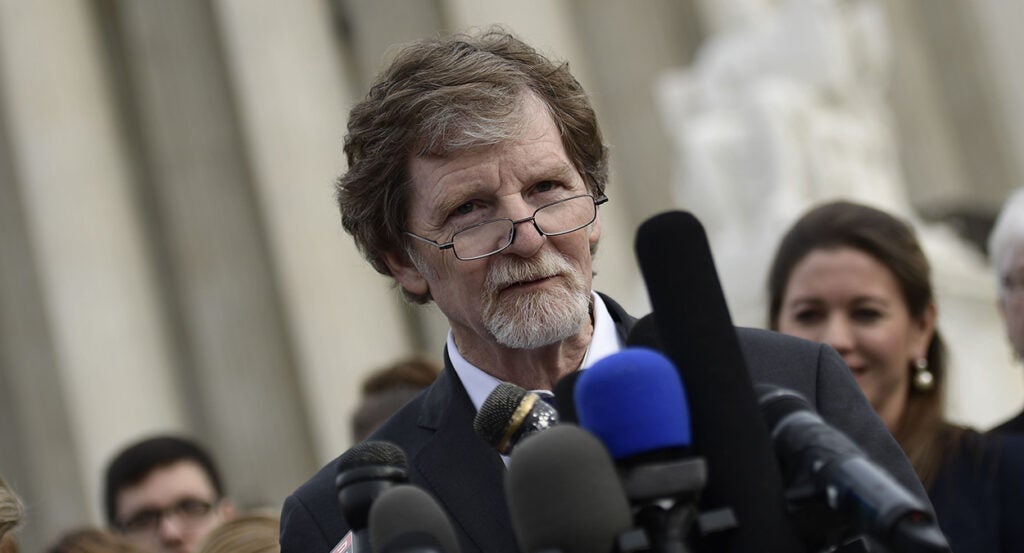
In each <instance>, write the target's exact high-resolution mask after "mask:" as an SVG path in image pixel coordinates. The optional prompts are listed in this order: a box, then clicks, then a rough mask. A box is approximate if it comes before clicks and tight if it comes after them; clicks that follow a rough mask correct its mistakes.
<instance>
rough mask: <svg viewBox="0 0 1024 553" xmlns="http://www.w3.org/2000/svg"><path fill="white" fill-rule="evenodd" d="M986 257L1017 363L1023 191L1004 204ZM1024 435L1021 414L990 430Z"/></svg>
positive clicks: (1023, 311)
mask: <svg viewBox="0 0 1024 553" xmlns="http://www.w3.org/2000/svg"><path fill="white" fill-rule="evenodd" d="M988 254H989V257H990V258H991V259H992V267H993V268H994V269H995V272H996V277H997V278H998V279H999V313H1000V314H1001V315H1002V316H1003V322H1004V323H1005V324H1006V336H1007V338H1009V340H1010V344H1011V345H1012V346H1013V351H1014V354H1015V355H1016V356H1017V359H1024V188H1020V189H1018V190H1017V191H1016V192H1014V193H1013V195H1011V196H1010V199H1009V200H1007V202H1006V205H1004V206H1003V210H1002V211H1001V212H1000V213H999V218H998V219H996V223H995V226H993V227H992V233H991V234H990V235H989V237H988ZM992 431H993V432H1010V433H1014V434H1022V433H1024V411H1022V412H1021V413H1020V414H1018V415H1017V416H1016V417H1014V418H1012V419H1010V420H1008V421H1006V422H1004V423H1003V424H1000V425H998V426H996V427H995V428H993V429H992Z"/></svg>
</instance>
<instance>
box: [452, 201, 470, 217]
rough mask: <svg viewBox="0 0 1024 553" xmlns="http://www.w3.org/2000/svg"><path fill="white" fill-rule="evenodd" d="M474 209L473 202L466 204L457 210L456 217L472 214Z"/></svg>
mask: <svg viewBox="0 0 1024 553" xmlns="http://www.w3.org/2000/svg"><path fill="white" fill-rule="evenodd" d="M474 207H475V206H474V205H473V204H472V202H466V203H464V204H462V205H460V206H459V207H456V208H455V214H456V215H468V214H469V213H471V212H472V211H473V208H474Z"/></svg>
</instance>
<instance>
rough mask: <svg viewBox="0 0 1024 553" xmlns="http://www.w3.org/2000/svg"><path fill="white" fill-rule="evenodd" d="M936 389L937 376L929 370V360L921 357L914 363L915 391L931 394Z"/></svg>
mask: <svg viewBox="0 0 1024 553" xmlns="http://www.w3.org/2000/svg"><path fill="white" fill-rule="evenodd" d="M934 387H935V375H934V374H932V371H929V370H928V359H926V358H924V357H921V358H919V359H918V360H917V361H914V389H915V390H917V391H919V392H930V391H931V390H932V388H934Z"/></svg>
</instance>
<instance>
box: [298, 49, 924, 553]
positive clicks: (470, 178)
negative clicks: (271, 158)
mask: <svg viewBox="0 0 1024 553" xmlns="http://www.w3.org/2000/svg"><path fill="white" fill-rule="evenodd" d="M345 151H346V154H347V157H348V164H349V165H348V172H347V173H346V174H345V175H344V176H343V177H342V178H341V179H340V182H339V191H338V198H339V203H340V207H341V212H342V223H343V225H344V227H345V229H346V230H347V231H348V232H349V233H351V234H352V235H353V237H354V238H355V241H356V244H357V245H358V246H359V248H360V250H361V251H362V252H363V254H364V255H365V256H366V257H367V259H368V260H369V261H370V263H371V264H372V265H373V266H374V267H375V268H376V269H377V270H378V271H379V272H381V273H383V274H385V275H388V276H390V277H392V278H394V279H395V280H396V281H397V283H398V285H399V286H401V288H402V291H403V293H404V294H405V295H406V297H407V298H409V299H410V300H412V301H416V302H419V303H424V302H426V301H429V300H433V301H434V302H435V303H436V304H437V306H438V308H439V309H441V311H442V312H443V313H444V314H445V316H446V317H447V319H448V321H449V323H450V325H451V330H450V332H449V335H448V340H447V344H446V349H445V369H444V371H442V373H441V375H440V376H439V377H438V379H437V381H435V383H434V384H433V385H431V386H430V387H429V388H428V389H427V390H425V391H424V392H423V393H422V394H421V395H419V396H418V397H417V398H416V399H415V400H413V401H412V402H411V403H410V404H409V405H407V406H406V407H405V408H404V409H402V410H401V411H399V412H398V413H397V414H396V415H395V416H394V417H393V418H392V419H391V420H389V421H388V422H387V423H385V425H384V426H383V427H381V428H380V429H379V430H378V431H377V432H376V433H375V434H374V436H373V438H375V439H383V440H388V441H391V442H394V443H396V444H398V445H399V446H401V447H402V448H403V449H404V450H405V452H406V454H407V456H408V458H409V465H410V467H409V472H410V478H411V480H412V481H413V482H414V483H415V484H417V485H419V486H421V487H423V488H424V489H426V490H427V491H428V492H430V493H431V494H433V495H434V496H435V497H436V498H437V499H438V502H439V503H440V505H441V506H442V507H443V508H444V509H445V510H446V511H447V512H448V514H449V516H450V517H451V519H452V522H453V526H454V529H455V532H456V534H457V535H458V537H459V541H460V544H461V547H462V551H463V552H464V553H466V552H474V551H476V552H486V553H495V552H508V553H513V552H516V551H518V547H517V545H516V542H515V537H514V535H513V532H512V529H511V526H510V522H509V516H508V510H507V507H506V505H505V496H504V489H503V485H502V480H503V477H504V470H505V466H504V463H503V462H502V458H501V457H500V456H499V455H498V453H497V452H496V451H494V450H493V449H492V448H490V447H489V446H488V445H487V444H486V443H484V441H483V440H482V439H481V438H479V437H478V436H477V435H476V434H475V433H474V431H473V427H472V425H473V418H474V416H475V414H476V411H477V409H479V407H480V405H481V404H482V402H483V401H484V399H485V398H486V397H487V395H488V394H489V393H490V391H491V390H493V389H494V387H496V386H497V385H498V383H499V382H501V381H510V382H513V383H515V384H518V385H519V386H522V387H523V388H526V389H530V390H551V389H552V388H553V387H554V385H555V383H556V382H557V381H558V380H559V379H560V378H561V377H563V376H565V375H566V374H568V373H571V372H573V371H575V370H577V369H580V368H586V367H588V366H590V365H591V364H592V363H594V362H595V361H597V360H598V359H600V358H602V357H605V356H607V355H609V354H611V353H614V352H616V351H618V350H619V349H621V348H622V346H623V343H624V341H625V336H626V334H627V332H628V330H629V329H630V327H631V326H632V325H633V324H634V323H635V320H634V319H633V318H632V317H630V316H629V315H628V314H626V313H625V312H624V311H623V310H622V308H621V307H619V306H618V305H617V304H616V303H615V302H614V301H612V300H611V299H610V298H608V297H606V296H602V295H600V294H597V293H595V292H593V291H592V288H591V280H592V271H591V260H592V256H593V254H594V251H595V249H596V247H597V243H598V239H599V237H600V234H601V220H600V217H599V216H598V211H599V208H598V206H600V205H601V204H603V203H604V202H606V201H607V197H606V196H605V194H604V190H605V184H606V182H607V151H606V148H605V146H604V144H603V143H602V141H601V134H600V131H599V129H598V127H597V121H596V118H595V115H594V112H593V110H592V108H591V106H590V104H589V101H588V99H587V97H586V95H585V93H584V92H583V90H582V89H581V87H580V86H579V83H578V82H576V80H575V79H574V78H573V77H572V75H571V74H570V73H569V72H568V68H567V66H566V65H558V64H555V63H552V62H551V61H550V60H548V59H547V58H545V57H543V56H541V55H539V54H537V53H536V52H535V51H534V50H533V49H532V48H531V47H529V46H528V45H526V44H524V43H523V42H521V41H519V40H518V39H516V38H515V37H513V36H510V35H508V34H505V33H503V32H500V31H497V32H495V31H491V32H486V33H483V34H481V35H477V36H460V37H455V38H445V39H437V40H428V41H423V42H420V43H416V44H414V45H412V46H410V47H408V48H407V49H405V50H403V51H402V52H400V53H399V54H398V56H397V57H396V58H395V60H394V62H392V64H391V66H390V67H389V68H388V69H387V70H386V71H385V72H384V73H383V74H382V75H381V76H380V77H379V78H378V81H377V83H376V84H375V85H374V86H373V87H372V88H371V90H370V93H369V94H368V96H367V98H366V99H365V100H364V101H363V102H361V103H360V104H358V105H357V106H355V108H353V110H352V114H351V117H350V120H349V134H348V136H347V138H346V142H345ZM739 334H740V339H741V344H742V347H743V350H744V354H745V355H746V357H747V360H748V363H749V364H750V371H751V374H752V377H753V379H754V380H756V381H765V382H771V383H775V384H778V385H781V386H786V387H790V388H794V389H796V390H797V391H799V392H801V393H803V394H805V395H806V396H807V397H808V398H809V399H810V401H811V402H812V403H814V404H815V405H816V406H817V407H818V408H819V410H820V411H821V412H822V414H823V415H824V417H825V418H826V419H828V420H830V421H831V422H832V423H833V424H834V425H836V426H838V427H839V428H840V429H842V430H844V431H846V432H847V433H848V434H849V435H851V437H853V438H854V439H855V440H857V441H858V442H859V443H860V444H861V446H862V447H863V448H865V449H866V450H867V451H868V453H869V454H870V455H871V456H872V457H873V458H874V459H875V460H876V461H878V462H879V463H881V464H883V465H884V466H886V467H887V468H888V469H889V470H890V471H892V472H893V473H894V474H895V475H896V476H897V478H899V479H900V480H901V481H902V482H903V483H904V484H905V485H906V486H907V487H909V488H911V489H912V490H914V491H915V492H916V493H917V495H918V496H920V497H922V498H924V497H925V495H924V491H923V489H922V488H921V486H920V484H919V483H917V479H916V477H915V476H914V473H913V471H912V469H911V468H910V464H909V462H907V460H906V458H905V457H903V454H902V452H901V451H900V449H899V448H898V446H897V445H896V444H895V442H894V441H893V440H892V438H891V436H890V435H889V433H888V432H887V431H886V430H885V428H884V426H882V424H881V422H880V421H879V420H878V418H877V417H876V416H875V414H874V412H873V411H872V410H871V408H870V406H869V405H868V404H867V402H866V400H865V399H864V398H863V396H862V395H861V394H860V393H859V391H858V390H857V387H856V384H855V383H854V381H853V378H852V376H851V375H850V374H849V371H848V370H847V369H846V367H845V366H844V365H843V363H842V361H841V359H840V358H839V357H838V355H837V354H836V353H835V352H834V351H833V350H831V349H829V348H827V347H826V346H821V345H819V344H814V343H810V342H803V341H799V340H796V339H790V338H784V337H781V336H778V335H775V334H773V333H769V332H764V331H752V330H741V331H740V332H739ZM336 472H337V460H335V461H334V462H332V463H330V464H328V466H326V467H324V468H323V469H322V470H321V471H320V472H319V473H318V474H317V475H315V476H314V477H313V478H312V479H310V480H309V481H308V482H307V483H306V484H304V485H303V486H301V487H300V488H299V489H298V490H296V492H295V493H294V494H293V495H291V496H290V497H289V498H288V499H287V500H286V501H285V506H284V510H283V512H282V529H281V545H282V551H284V552H285V553H299V552H303V553H305V552H321V551H324V552H326V551H330V550H331V549H332V548H334V547H335V545H336V544H337V543H338V542H339V541H340V540H341V539H342V538H343V536H344V534H345V532H347V530H348V528H347V527H346V525H345V523H344V519H343V518H342V516H341V513H340V510H339V508H338V505H337V500H336V495H335V489H334V475H335V474H336ZM924 500H925V501H927V499H924Z"/></svg>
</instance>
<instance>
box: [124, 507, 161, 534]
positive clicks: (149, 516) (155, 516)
mask: <svg viewBox="0 0 1024 553" xmlns="http://www.w3.org/2000/svg"><path fill="white" fill-rule="evenodd" d="M158 520H160V512H159V511H142V512H141V513H138V514H136V515H135V516H133V517H131V518H130V519H128V520H127V521H125V523H124V527H125V529H126V530H129V531H130V530H138V529H142V528H149V527H150V526H153V525H154V524H155V523H156V522H157V521H158Z"/></svg>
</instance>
